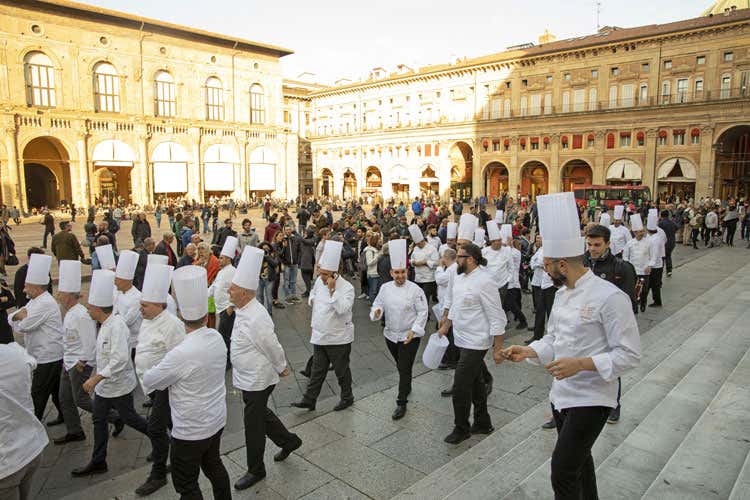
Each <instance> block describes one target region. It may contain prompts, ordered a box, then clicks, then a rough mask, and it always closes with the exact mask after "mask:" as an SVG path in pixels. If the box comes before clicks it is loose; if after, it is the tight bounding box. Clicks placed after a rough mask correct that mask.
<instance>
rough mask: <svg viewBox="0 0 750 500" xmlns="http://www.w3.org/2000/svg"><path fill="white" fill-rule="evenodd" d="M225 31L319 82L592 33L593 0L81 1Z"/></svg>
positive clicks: (636, 20) (643, 12) (681, 8)
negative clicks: (282, 51) (279, 53)
mask: <svg viewBox="0 0 750 500" xmlns="http://www.w3.org/2000/svg"><path fill="white" fill-rule="evenodd" d="M78 1H84V2H86V3H89V4H94V5H99V6H101V7H106V8H110V9H114V10H119V11H124V12H129V13H132V14H138V15H141V16H145V17H150V18H155V19H159V20H163V21H169V22H172V23H177V24H182V25H187V26H191V27H195V28H201V29H205V30H209V31H214V32H217V33H221V34H225V35H230V36H231V35H233V36H237V37H242V38H245V39H249V40H253V41H258V42H264V43H270V44H274V45H280V46H282V47H284V48H287V49H291V50H293V51H294V52H295V53H294V54H292V55H290V56H286V57H284V58H282V59H281V64H282V70H283V72H284V76H285V77H287V78H296V77H297V76H298V75H299V74H300V73H302V72H310V73H314V74H315V75H316V79H317V81H319V82H321V83H329V84H330V83H333V82H334V81H336V80H338V79H340V78H349V79H353V80H356V79H359V78H361V77H366V75H367V74H368V73H369V71H370V69H372V68H374V67H376V66H382V67H384V68H387V69H394V68H395V67H396V65H397V64H406V65H408V66H410V67H415V66H416V67H420V66H426V65H430V64H444V63H447V62H449V61H450V60H451V58H452V57H453V56H455V57H460V58H463V57H476V56H481V55H485V54H491V53H495V52H500V51H502V50H504V49H505V48H506V47H508V46H510V45H517V44H520V43H525V42H535V43H536V42H537V37H538V36H539V35H540V34H542V33H543V32H544V30H545V29H549V31H550V32H551V33H554V34H555V35H556V36H557V37H558V39H563V38H570V37H575V36H582V35H587V34H591V33H594V32H595V31H596V26H597V16H596V6H595V0H567V1H564V0H555V1H553V0H467V1H466V3H463V2H459V1H456V0H375V1H363V0H305V1H300V0H280V1H278V0H277V1H257V0H210V1H206V0H159V1H154V0H127V1H123V0H78ZM600 3H601V7H600V15H599V23H600V25H601V26H620V27H632V26H641V25H647V24H657V23H664V22H671V21H677V20H680V19H688V18H691V17H697V16H700V14H701V13H702V12H703V10H704V9H706V8H708V6H709V5H710V4H711V1H710V0H659V1H655V0H628V1H623V0H601V2H600Z"/></svg>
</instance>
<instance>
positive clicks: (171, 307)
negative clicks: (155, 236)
mask: <svg viewBox="0 0 750 500" xmlns="http://www.w3.org/2000/svg"><path fill="white" fill-rule="evenodd" d="M151 264H161V265H164V266H167V267H169V271H170V274H169V280H170V284H171V283H172V281H171V280H172V274H171V272H172V271H174V266H170V265H169V257H167V256H166V255H161V254H156V253H150V254H148V257H147V258H146V270H147V271H148V266H150V265H151ZM167 311H169V312H171V313H172V314H174V315H175V316H177V302H175V301H174V298H172V294H171V293H167Z"/></svg>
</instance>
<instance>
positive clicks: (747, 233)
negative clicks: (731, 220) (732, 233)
mask: <svg viewBox="0 0 750 500" xmlns="http://www.w3.org/2000/svg"><path fill="white" fill-rule="evenodd" d="M740 238H742V239H743V240H747V239H750V223H748V222H745V220H744V219H743V220H742V224H741V225H740Z"/></svg>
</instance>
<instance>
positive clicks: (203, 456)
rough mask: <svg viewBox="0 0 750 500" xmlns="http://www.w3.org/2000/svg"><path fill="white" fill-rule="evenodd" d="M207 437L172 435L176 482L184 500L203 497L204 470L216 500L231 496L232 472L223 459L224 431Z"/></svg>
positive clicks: (178, 491) (197, 499) (200, 499)
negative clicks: (187, 439) (228, 470)
mask: <svg viewBox="0 0 750 500" xmlns="http://www.w3.org/2000/svg"><path fill="white" fill-rule="evenodd" d="M223 430H224V429H221V430H219V432H217V433H216V434H214V435H213V436H211V437H208V438H206V439H199V440H196V441H186V440H183V439H176V438H172V453H171V455H170V457H171V460H172V484H174V489H175V491H176V492H177V493H179V494H180V499H181V500H202V499H203V494H202V493H201V488H200V486H199V485H198V476H199V475H200V471H201V470H202V471H203V473H204V474H205V475H206V477H207V478H208V480H209V481H211V489H212V490H213V494H214V499H215V500H229V499H231V498H232V490H231V487H230V486H229V474H228V473H227V469H226V468H225V467H224V463H223V462H222V461H221V455H220V447H221V433H222V431H223Z"/></svg>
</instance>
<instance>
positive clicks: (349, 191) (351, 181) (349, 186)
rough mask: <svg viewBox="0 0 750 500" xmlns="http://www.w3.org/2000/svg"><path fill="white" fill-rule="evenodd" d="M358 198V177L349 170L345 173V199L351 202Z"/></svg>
mask: <svg viewBox="0 0 750 500" xmlns="http://www.w3.org/2000/svg"><path fill="white" fill-rule="evenodd" d="M356 196H357V176H356V175H354V172H352V171H351V170H349V169H346V172H344V192H343V199H345V200H351V199H353V198H355V197H356Z"/></svg>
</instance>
